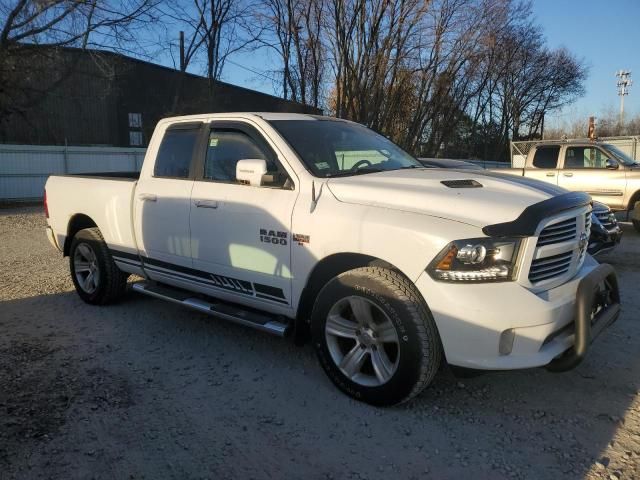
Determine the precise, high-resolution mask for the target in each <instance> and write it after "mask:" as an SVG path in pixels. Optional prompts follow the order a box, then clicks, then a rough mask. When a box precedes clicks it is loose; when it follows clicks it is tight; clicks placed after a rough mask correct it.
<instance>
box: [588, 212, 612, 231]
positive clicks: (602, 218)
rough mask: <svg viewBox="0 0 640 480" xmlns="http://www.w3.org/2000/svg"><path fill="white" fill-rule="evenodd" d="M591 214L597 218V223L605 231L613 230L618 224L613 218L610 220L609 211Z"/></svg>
mask: <svg viewBox="0 0 640 480" xmlns="http://www.w3.org/2000/svg"><path fill="white" fill-rule="evenodd" d="M593 214H594V215H595V216H596V217H597V218H598V221H599V222H600V223H601V224H602V226H603V227H604V228H606V229H607V230H611V229H613V228H614V227H615V226H616V225H617V224H618V222H617V221H616V219H615V217H613V218H611V211H610V210H598V211H596V212H593Z"/></svg>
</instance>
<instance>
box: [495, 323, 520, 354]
mask: <svg viewBox="0 0 640 480" xmlns="http://www.w3.org/2000/svg"><path fill="white" fill-rule="evenodd" d="M515 338H516V331H515V330H514V329H513V328H510V329H508V330H505V331H504V332H502V333H501V334H500V343H499V345H498V352H500V355H509V354H510V353H511V351H512V350H513V341H514V339H515Z"/></svg>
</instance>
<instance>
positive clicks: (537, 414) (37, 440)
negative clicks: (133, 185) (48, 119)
mask: <svg viewBox="0 0 640 480" xmlns="http://www.w3.org/2000/svg"><path fill="white" fill-rule="evenodd" d="M44 225H45V220H44V218H43V216H42V214H41V212H40V211H39V209H37V208H24V207H23V208H18V209H16V208H14V209H4V210H0V479H3V480H4V479H13V478H21V479H27V478H28V479H32V478H56V479H75V478H78V479H89V478H95V479H102V478H104V479H121V478H128V479H140V478H146V479H163V478H175V479H203V478H212V479H214V478H215V479H225V478H229V479H244V478H253V479H263V478H265V479H266V478H284V479H289V478H305V479H365V478H366V479H378V478H380V479H382V478H385V479H387V478H398V479H417V478H420V479H422V478H438V479H449V478H451V479H459V478H464V477H467V478H473V479H484V478H487V479H489V478H491V479H504V478H515V479H521V478H522V479H524V478H527V479H546V478H550V479H557V478H563V479H564V478H576V479H577V478H590V479H591V478H606V479H611V480H615V479H617V478H618V479H632V478H640V435H639V433H640V324H639V320H640V319H639V312H640V309H639V307H640V297H639V295H638V291H637V289H638V285H639V284H640V256H639V254H640V235H638V234H637V233H636V232H634V231H633V229H632V228H630V227H629V226H628V225H624V228H625V238H623V243H622V245H621V247H620V248H619V249H618V250H617V251H615V252H614V253H613V254H611V255H609V256H608V257H604V258H602V259H601V260H602V261H607V262H609V263H612V264H613V265H614V266H615V267H616V270H617V271H618V274H619V278H620V283H621V287H622V299H623V302H624V306H623V309H624V310H623V314H622V315H621V317H620V319H619V320H618V322H617V323H616V324H615V325H614V326H612V327H611V328H610V329H609V330H607V331H606V332H605V333H604V334H603V336H601V337H600V338H599V339H598V340H597V341H596V343H595V344H594V346H593V348H592V350H591V352H590V354H589V357H588V358H587V360H586V361H585V362H584V363H583V364H582V365H580V366H579V367H578V368H577V369H576V370H574V371H572V372H569V373H563V374H552V373H548V372H546V371H545V370H542V369H537V370H529V371H520V372H501V373H489V374H485V375H482V376H479V377H475V378H470V379H459V378H455V377H454V376H453V375H452V374H451V372H450V371H449V370H448V369H447V368H444V369H443V370H442V371H441V373H440V374H439V375H438V377H437V379H436V382H435V383H434V384H433V385H432V386H431V387H429V388H428V389H427V390H425V391H424V392H423V393H422V394H421V395H420V396H419V397H418V398H417V399H415V400H413V401H412V402H410V403H408V404H405V405H402V406H401V407H396V408H388V409H379V408H373V407H370V406H367V405H365V404H362V403H358V402H356V401H353V400H351V399H349V398H347V397H346V396H344V395H342V394H341V393H339V392H338V391H337V390H336V389H335V388H334V387H333V385H332V384H331V383H330V382H329V380H328V379H327V378H326V377H325V375H324V373H323V372H322V370H321V369H320V367H319V365H318V364H317V363H316V360H315V358H314V355H313V352H312V349H311V347H310V346H305V347H296V346H294V345H293V344H292V343H291V342H290V341H288V340H284V339H279V338H276V337H272V336H269V335H267V334H264V333H260V332H257V331H253V330H250V329H247V328H243V327H241V326H237V325H233V324H229V323H225V322H224V321H221V320H217V319H215V318H212V317H207V316H204V315H201V314H198V313H194V312H192V311H189V310H185V309H183V308H181V307H179V306H175V305H171V304H167V303H164V302H161V301H157V300H153V299H150V298H146V297H141V296H136V295H135V294H133V293H131V294H129V296H128V298H127V299H126V300H125V301H124V302H122V303H120V304H118V305H116V306H110V307H92V306H89V305H86V304H84V303H83V302H82V301H81V300H80V299H79V297H78V296H77V295H76V294H75V293H74V291H73V287H72V284H71V281H70V278H69V274H68V264H67V260H66V259H62V258H61V256H60V255H59V254H58V253H57V252H56V251H54V250H53V248H52V247H51V246H50V245H49V244H48V242H47V240H46V238H45V236H44V230H43V227H44Z"/></svg>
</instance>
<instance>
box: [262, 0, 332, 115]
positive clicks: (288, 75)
mask: <svg viewBox="0 0 640 480" xmlns="http://www.w3.org/2000/svg"><path fill="white" fill-rule="evenodd" d="M324 6H325V0H266V1H265V3H264V6H263V8H262V9H260V10H259V12H258V15H257V18H258V19H259V20H260V23H261V24H262V25H263V26H264V29H265V31H268V32H269V33H270V35H269V36H265V37H264V38H263V39H262V45H264V46H266V47H268V48H270V49H272V50H273V51H275V52H276V53H277V55H278V56H279V58H280V61H281V62H282V94H283V96H284V98H285V99H291V100H294V101H298V102H302V103H304V104H309V105H313V106H315V107H318V106H319V104H320V101H321V95H322V84H323V80H324V76H325V72H324V69H325V61H326V55H325V47H324V45H323V43H322V42H323V33H324V23H323V13H324Z"/></svg>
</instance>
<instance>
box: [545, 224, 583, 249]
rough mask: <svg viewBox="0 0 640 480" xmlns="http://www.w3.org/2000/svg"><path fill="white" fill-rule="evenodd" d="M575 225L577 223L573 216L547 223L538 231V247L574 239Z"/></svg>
mask: <svg viewBox="0 0 640 480" xmlns="http://www.w3.org/2000/svg"><path fill="white" fill-rule="evenodd" d="M576 227H577V223H576V218H575V217H574V218H569V219H568V220H564V221H562V222H559V223H554V224H553V225H549V226H548V227H546V228H545V229H544V230H542V232H540V236H539V237H538V247H543V246H544V245H552V244H554V243H561V242H567V241H569V240H574V239H575V238H576V230H577V228H576Z"/></svg>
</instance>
